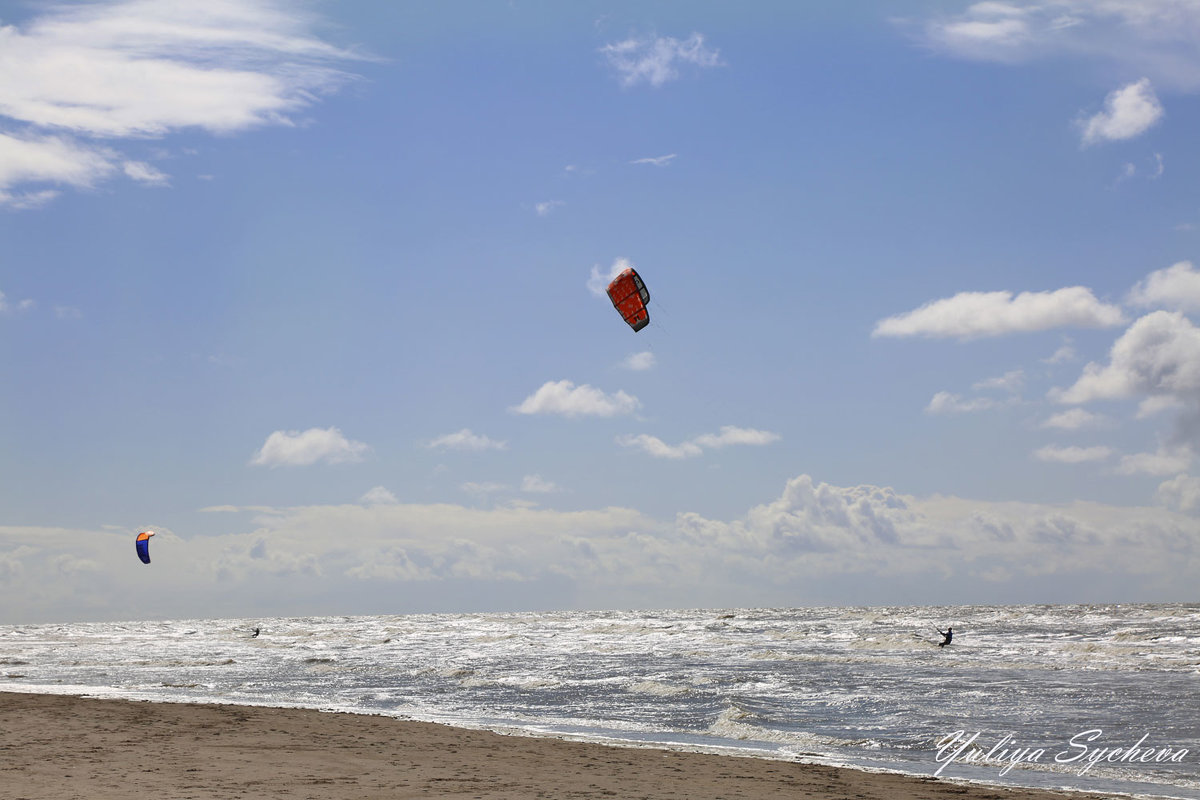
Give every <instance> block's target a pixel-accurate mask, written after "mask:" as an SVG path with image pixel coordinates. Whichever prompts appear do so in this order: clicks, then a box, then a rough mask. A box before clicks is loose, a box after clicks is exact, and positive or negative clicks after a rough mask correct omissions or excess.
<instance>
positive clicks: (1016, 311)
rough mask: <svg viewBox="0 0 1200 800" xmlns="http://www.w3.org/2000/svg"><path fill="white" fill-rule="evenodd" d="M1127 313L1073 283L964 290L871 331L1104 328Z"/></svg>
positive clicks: (964, 334) (953, 334) (929, 333)
mask: <svg viewBox="0 0 1200 800" xmlns="http://www.w3.org/2000/svg"><path fill="white" fill-rule="evenodd" d="M1123 321H1124V315H1123V314H1122V313H1121V309H1120V308H1119V307H1117V306H1114V305H1110V304H1108V303H1102V302H1100V301H1099V300H1097V299H1096V296H1095V295H1093V294H1092V292H1091V290H1090V289H1087V288H1084V287H1083V286H1071V287H1068V288H1065V289H1057V290H1055V291H1052V292H1021V293H1020V294H1018V295H1016V296H1014V295H1013V293H1012V292H1007V291H1000V292H960V293H959V294H956V295H954V296H953V297H948V298H943V299H941V300H934V301H932V302H929V303H926V304H925V305H923V306H921V307H920V308H918V309H915V310H913V311H909V312H906V313H904V314H898V315H896V316H893V317H888V318H887V319H884V320H881V321H880V322H878V323H877V324H876V325H875V330H874V331H873V332H872V334H871V335H872V336H897V337H899V336H925V337H930V338H957V339H974V338H979V337H983V336H1001V335H1004V334H1009V333H1027V332H1032V331H1044V330H1049V329H1051V328H1062V327H1085V328H1105V327H1111V326H1113V325H1119V324H1121V323H1122V322H1123Z"/></svg>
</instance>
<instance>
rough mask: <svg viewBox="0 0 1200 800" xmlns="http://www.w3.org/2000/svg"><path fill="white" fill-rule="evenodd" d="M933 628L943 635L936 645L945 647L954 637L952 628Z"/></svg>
mask: <svg viewBox="0 0 1200 800" xmlns="http://www.w3.org/2000/svg"><path fill="white" fill-rule="evenodd" d="M934 630H936V631H937V632H938V633H940V634H941V635H942V636H944V637H945V638H944V639H943V640H942V641H940V642H938V647H945V646H946V645H948V644H950V642H951V641H952V640H953V639H954V628H946V630H944V631H943V630H942V629H941V628H934Z"/></svg>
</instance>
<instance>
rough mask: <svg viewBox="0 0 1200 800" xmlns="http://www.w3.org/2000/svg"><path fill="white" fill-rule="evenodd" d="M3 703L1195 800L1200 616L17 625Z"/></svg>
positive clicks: (648, 616) (830, 613) (459, 618)
mask: <svg viewBox="0 0 1200 800" xmlns="http://www.w3.org/2000/svg"><path fill="white" fill-rule="evenodd" d="M950 625H952V626H953V627H954V631H955V638H954V642H953V644H952V645H950V646H949V647H946V648H939V647H937V646H936V642H937V641H939V640H940V638H941V637H940V636H938V634H937V632H936V630H935V627H940V628H943V629H944V628H945V627H946V626H950ZM254 628H259V629H260V635H259V636H258V637H256V638H254V637H252V636H251V632H252V630H253V629H254ZM0 690H6V691H22V692H48V693H65V694H79V695H89V696H97V697H123V698H133V699H141V700H154V701H168V702H176V701H189V702H201V703H236V704H246V705H269V706H294V707H305V708H316V709H324V710H335V711H349V712H356V713H367V714H383V715H388V716H394V717H399V718H405V719H417V720H427V721H434V722H443V723H449V724H451V725H458V726H462V727H471V728H486V729H492V730H497V731H501V732H506V733H523V734H529V735H538V736H557V737H565V738H575V739H583V740H592V741H600V742H607V743H618V744H628V745H641V746H660V747H667V748H674V749H687V750H703V751H711V752H722V753H732V754H741V755H751V756H759V757H764V758H781V759H790V760H800V761H811V762H816V763H824V764H835V765H845V766H854V767H860V768H868V769H883V770H892V771H898V772H905V773H911V774H916V775H934V774H940V775H941V776H942V777H944V778H954V779H959V780H969V781H977V782H983V783H989V784H1007V785H1022V786H1033V787H1041V788H1058V789H1074V790H1089V791H1105V792H1122V793H1128V794H1134V795H1141V796H1168V797H1183V798H1197V799H1198V800H1200V604H1186V605H1185V604H1177V605H1110V606H969V607H946V608H927V607H893V608H882V607H880V608H804V609H723V610H713V609H707V610H687V611H595V612H549V613H512V614H429V615H411V616H366V617H294V618H278V619H253V620H250V619H247V620H228V619H215V620H178V621H169V622H120V623H72V624H61V625H56V624H49V625H10V626H0ZM956 734H957V737H956Z"/></svg>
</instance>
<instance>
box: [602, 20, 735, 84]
mask: <svg viewBox="0 0 1200 800" xmlns="http://www.w3.org/2000/svg"><path fill="white" fill-rule="evenodd" d="M600 52H601V53H602V54H603V55H604V57H605V59H606V60H607V61H608V65H609V66H610V67H611V68H612V69H613V70H614V71H615V72H616V73H617V75H618V77H619V78H620V80H621V85H622V86H627V87H628V86H636V85H637V84H639V83H648V84H650V85H651V86H656V87H657V86H662V85H663V84H664V83H667V82H668V81H672V80H675V79H676V78H678V77H679V74H680V69H681V68H683V67H687V66H691V67H697V68H705V67H715V66H719V65H720V64H721V63H722V62H721V56H720V53H719V51H717V50H715V49H712V48H709V47H708V46H706V45H705V43H704V36H702V35H701V34H699V33H693V34H692V35H691V36H689V37H688V38H687V39H682V40H680V39H675V38H673V37H670V36H657V37H642V38H637V37H635V38H630V39H625V40H624V41H620V42H614V43H612V44H606V45H605V46H604V47H601V48H600Z"/></svg>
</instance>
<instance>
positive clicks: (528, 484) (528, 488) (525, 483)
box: [521, 475, 559, 494]
mask: <svg viewBox="0 0 1200 800" xmlns="http://www.w3.org/2000/svg"><path fill="white" fill-rule="evenodd" d="M521 491H522V492H529V493H531V494H547V493H550V492H557V491H559V488H558V486H556V485H555V484H554V482H553V481H548V480H546V479H545V478H543V477H542V476H541V475H526V476H525V477H524V478H522V479H521Z"/></svg>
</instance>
